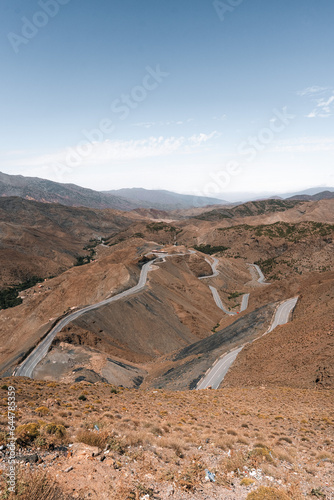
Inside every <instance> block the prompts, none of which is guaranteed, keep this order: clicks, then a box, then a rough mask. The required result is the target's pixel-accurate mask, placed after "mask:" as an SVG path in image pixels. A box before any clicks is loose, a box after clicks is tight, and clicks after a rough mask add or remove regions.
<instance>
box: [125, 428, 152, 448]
mask: <svg viewBox="0 0 334 500" xmlns="http://www.w3.org/2000/svg"><path fill="white" fill-rule="evenodd" d="M122 442H123V444H124V446H142V445H144V444H151V442H152V437H151V436H150V435H149V434H148V433H147V432H145V431H142V432H140V431H139V432H138V431H130V432H127V434H126V436H125V437H124V439H123V441H122Z"/></svg>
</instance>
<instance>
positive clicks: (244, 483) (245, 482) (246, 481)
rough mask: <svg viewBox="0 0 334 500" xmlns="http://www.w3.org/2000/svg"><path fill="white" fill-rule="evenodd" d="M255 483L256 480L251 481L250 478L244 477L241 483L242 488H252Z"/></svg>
mask: <svg viewBox="0 0 334 500" xmlns="http://www.w3.org/2000/svg"><path fill="white" fill-rule="evenodd" d="M254 483H255V481H254V479H251V478H250V477H244V478H243V479H241V481H240V486H252V484H254Z"/></svg>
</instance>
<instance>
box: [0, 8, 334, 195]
mask: <svg viewBox="0 0 334 500" xmlns="http://www.w3.org/2000/svg"><path fill="white" fill-rule="evenodd" d="M333 18H334V3H333V2H332V0H295V1H294V2H291V1H288V0H281V1H280V2H274V1H268V0H226V1H225V0H221V1H218V0H216V1H213V0H212V1H211V0H210V1H206V0H141V1H139V0H95V1H94V2H93V0H40V1H34V0H2V2H1V5H0V36H1V44H0V57H1V79H0V102H1V108H0V109H1V122H0V127H1V128H0V137H1V145H0V170H1V171H3V172H6V173H11V174H22V175H33V176H38V177H44V178H48V179H52V180H56V181H59V182H74V183H76V184H79V185H83V186H85V187H91V188H93V189H101V190H107V189H118V188H121V187H138V186H141V187H146V188H149V189H153V188H164V189H170V190H174V191H178V192H186V193H196V194H203V195H216V194H218V193H226V194H228V193H229V194H230V195H231V196H232V194H231V193H233V192H244V191H248V192H256V193H258V192H278V193H279V192H286V191H296V190H298V189H303V188H308V187H311V186H317V185H324V186H326V185H327V186H332V185H334V174H333V172H334V169H333V163H334V162H333V160H334V136H333V130H334V127H333V124H334V123H333V122H334V78H333V76H334V68H333V56H332V54H333V48H334V32H333Z"/></svg>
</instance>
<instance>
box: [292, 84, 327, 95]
mask: <svg viewBox="0 0 334 500" xmlns="http://www.w3.org/2000/svg"><path fill="white" fill-rule="evenodd" d="M326 90H328V87H319V86H318V85H313V87H307V88H306V89H303V90H298V92H297V95H300V96H302V97H304V96H312V95H314V94H322V93H323V92H325V91H326Z"/></svg>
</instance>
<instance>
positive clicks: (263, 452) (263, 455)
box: [248, 446, 274, 467]
mask: <svg viewBox="0 0 334 500" xmlns="http://www.w3.org/2000/svg"><path fill="white" fill-rule="evenodd" d="M248 458H249V459H250V461H251V464H252V466H253V467H257V466H258V465H260V464H261V463H262V462H269V463H273V462H274V459H273V456H272V451H271V450H270V448H267V446H257V447H255V448H254V449H253V450H252V451H250V452H249V454H248Z"/></svg>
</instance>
